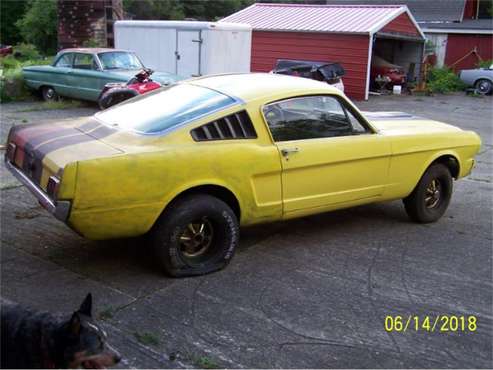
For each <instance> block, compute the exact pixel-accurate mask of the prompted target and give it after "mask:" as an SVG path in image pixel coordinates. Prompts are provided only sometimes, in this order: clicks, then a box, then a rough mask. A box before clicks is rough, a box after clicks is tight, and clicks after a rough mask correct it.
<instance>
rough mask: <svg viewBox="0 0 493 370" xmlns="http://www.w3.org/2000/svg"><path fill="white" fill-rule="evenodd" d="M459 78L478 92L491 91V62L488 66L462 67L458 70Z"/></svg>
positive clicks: (492, 88)
mask: <svg viewBox="0 0 493 370" xmlns="http://www.w3.org/2000/svg"><path fill="white" fill-rule="evenodd" d="M459 78H460V79H461V80H462V81H463V82H464V83H465V84H466V85H467V86H473V87H474V88H475V89H476V91H477V92H479V93H480V94H491V92H493V64H492V65H491V66H490V67H489V68H476V69H463V70H462V71H460V72H459Z"/></svg>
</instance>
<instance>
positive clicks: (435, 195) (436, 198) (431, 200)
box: [425, 179, 442, 208]
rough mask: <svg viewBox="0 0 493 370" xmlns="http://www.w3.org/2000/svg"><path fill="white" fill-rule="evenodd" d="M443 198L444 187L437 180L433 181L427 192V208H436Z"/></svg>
mask: <svg viewBox="0 0 493 370" xmlns="http://www.w3.org/2000/svg"><path fill="white" fill-rule="evenodd" d="M441 196H442V185H441V184H440V181H438V180H437V179H433V180H432V181H431V182H430V184H429V185H428V187H427V188H426V191H425V206H426V208H435V207H436V206H437V205H438V203H440V199H441Z"/></svg>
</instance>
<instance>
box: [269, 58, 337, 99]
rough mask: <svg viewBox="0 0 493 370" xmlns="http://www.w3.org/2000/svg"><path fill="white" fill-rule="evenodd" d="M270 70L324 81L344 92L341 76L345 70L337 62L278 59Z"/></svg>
mask: <svg viewBox="0 0 493 370" xmlns="http://www.w3.org/2000/svg"><path fill="white" fill-rule="evenodd" d="M271 72H272V73H279V74H283V75H290V76H298V77H305V78H311V79H312V80H317V81H325V82H327V83H328V84H329V85H332V86H333V87H335V88H337V89H339V90H341V91H342V92H344V83H343V82H342V76H344V75H345V74H346V72H345V71H344V68H342V66H341V65H340V64H339V63H334V62H313V61H309V60H291V59H278V60H277V62H276V66H275V67H274V69H273V70H272V71H271Z"/></svg>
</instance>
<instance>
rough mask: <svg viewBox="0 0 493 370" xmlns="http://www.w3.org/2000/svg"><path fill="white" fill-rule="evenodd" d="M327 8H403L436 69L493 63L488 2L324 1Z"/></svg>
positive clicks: (492, 42) (492, 37) (492, 32)
mask: <svg viewBox="0 0 493 370" xmlns="http://www.w3.org/2000/svg"><path fill="white" fill-rule="evenodd" d="M326 2H327V4H332V5H337V4H345V5H347V4H366V5H382V4H385V5H392V4H402V5H407V7H408V8H409V10H410V11H411V13H412V14H413V15H414V17H415V18H416V21H417V22H418V24H419V26H420V27H421V30H422V31H423V33H424V34H425V36H426V38H427V40H428V41H429V42H428V43H427V53H428V54H434V55H435V56H436V63H437V66H438V67H443V66H447V67H450V68H452V69H453V70H455V71H460V70H461V69H469V68H476V67H477V65H478V63H479V62H480V61H481V60H490V59H493V19H492V18H493V17H492V14H491V4H492V2H491V0H326Z"/></svg>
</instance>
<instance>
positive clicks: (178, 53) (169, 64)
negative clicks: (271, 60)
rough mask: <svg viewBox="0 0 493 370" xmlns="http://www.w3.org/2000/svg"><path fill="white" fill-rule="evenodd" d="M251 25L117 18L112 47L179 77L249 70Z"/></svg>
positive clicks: (156, 68)
mask: <svg viewBox="0 0 493 370" xmlns="http://www.w3.org/2000/svg"><path fill="white" fill-rule="evenodd" d="M251 43H252V28H251V26H249V25H244V24H237V23H234V24H233V23H223V22H220V23H216V22H196V21H117V22H116V23H115V47H116V48H119V49H125V50H131V51H133V52H135V53H136V54H137V55H139V57H140V58H141V59H142V62H143V63H144V64H145V65H146V66H147V67H149V68H152V69H155V70H159V71H168V72H172V73H176V74H177V75H180V76H183V77H196V76H202V75H206V74H217V73H229V72H250V53H251Z"/></svg>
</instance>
